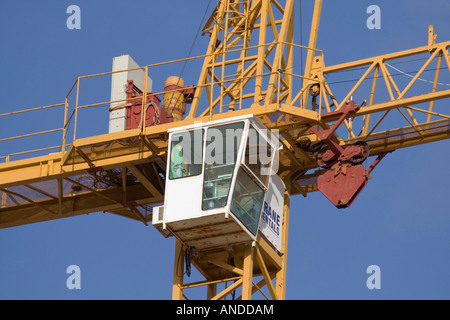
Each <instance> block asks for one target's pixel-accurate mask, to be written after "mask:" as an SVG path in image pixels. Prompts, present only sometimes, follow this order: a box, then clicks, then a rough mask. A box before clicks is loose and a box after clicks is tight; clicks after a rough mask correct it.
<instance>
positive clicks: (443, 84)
mask: <svg viewBox="0 0 450 320" xmlns="http://www.w3.org/2000/svg"><path fill="white" fill-rule="evenodd" d="M384 64H385V65H387V66H388V67H391V68H392V69H394V70H395V71H397V72H400V73H401V74H403V75H405V76H408V77H411V78H414V76H412V75H410V74H409V73H406V72H403V71H402V70H399V69H397V68H396V67H393V66H391V65H390V64H389V63H386V62H385V63H384ZM417 80H420V81H423V82H429V83H433V84H434V81H430V80H425V79H422V78H417ZM436 84H439V85H441V86H449V87H450V84H448V83H441V82H437V83H436Z"/></svg>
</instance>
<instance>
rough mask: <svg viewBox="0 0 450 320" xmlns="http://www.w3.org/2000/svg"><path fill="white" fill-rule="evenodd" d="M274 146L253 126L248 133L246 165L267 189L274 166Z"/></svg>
mask: <svg viewBox="0 0 450 320" xmlns="http://www.w3.org/2000/svg"><path fill="white" fill-rule="evenodd" d="M272 154H273V150H272V146H271V145H270V144H269V143H268V142H267V140H266V139H265V138H264V136H263V135H261V134H260V133H259V132H258V131H257V130H256V129H255V128H254V127H253V126H252V125H250V128H249V131H248V138H247V145H246V147H245V156H244V163H245V166H246V167H247V168H248V169H249V170H250V171H251V172H253V174H254V175H255V176H256V177H257V178H258V179H259V180H260V182H261V183H262V184H263V185H264V186H266V187H267V184H268V182H269V175H270V172H271V170H270V169H271V165H272Z"/></svg>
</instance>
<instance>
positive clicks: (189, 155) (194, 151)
mask: <svg viewBox="0 0 450 320" xmlns="http://www.w3.org/2000/svg"><path fill="white" fill-rule="evenodd" d="M203 131H204V130H203V129H197V130H191V131H185V132H180V133H177V134H174V135H173V136H172V142H171V146H170V169H169V179H179V178H185V177H191V176H196V175H199V174H200V173H201V172H202V164H203Z"/></svg>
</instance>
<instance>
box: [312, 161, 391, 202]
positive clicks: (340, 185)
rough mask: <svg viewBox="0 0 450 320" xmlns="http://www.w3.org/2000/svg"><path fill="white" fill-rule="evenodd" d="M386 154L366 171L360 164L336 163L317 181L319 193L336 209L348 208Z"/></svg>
mask: <svg viewBox="0 0 450 320" xmlns="http://www.w3.org/2000/svg"><path fill="white" fill-rule="evenodd" d="M386 154H387V153H381V154H380V155H379V156H378V157H377V159H376V160H375V161H374V162H373V163H372V165H371V166H370V167H369V169H367V170H366V169H364V167H363V166H362V165H360V164H358V165H351V164H350V163H345V164H340V163H336V164H335V165H334V166H333V167H331V169H330V170H328V171H326V172H325V173H323V174H321V175H320V176H319V178H318V179H317V186H318V188H319V190H320V192H322V193H323V194H324V195H325V197H327V199H328V200H330V201H331V202H332V203H333V204H334V205H335V206H336V207H338V208H347V207H349V206H350V205H351V204H352V202H353V201H354V200H355V199H356V197H357V196H358V195H359V193H360V192H361V191H362V189H363V188H364V187H365V186H366V185H367V182H368V181H369V179H370V173H371V172H372V170H373V169H374V168H375V167H376V166H377V165H378V163H380V161H381V159H383V158H384V157H385V156H386Z"/></svg>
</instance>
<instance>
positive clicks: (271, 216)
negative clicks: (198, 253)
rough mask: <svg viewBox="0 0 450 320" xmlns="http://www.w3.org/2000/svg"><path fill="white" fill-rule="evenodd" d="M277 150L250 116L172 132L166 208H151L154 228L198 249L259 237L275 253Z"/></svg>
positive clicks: (280, 189) (279, 204)
mask: <svg viewBox="0 0 450 320" xmlns="http://www.w3.org/2000/svg"><path fill="white" fill-rule="evenodd" d="M280 148H281V146H280V143H279V141H278V137H277V136H275V135H274V134H273V133H272V132H271V131H270V130H268V129H266V128H265V127H264V125H263V124H262V123H261V122H260V121H259V120H258V119H257V118H256V117H254V116H252V115H248V116H241V117H235V118H231V119H226V120H217V121H211V122H208V123H201V124H195V125H191V126H186V127H180V128H174V129H172V130H170V131H169V152H168V158H167V159H168V161H167V171H166V172H167V177H166V188H165V201H164V206H161V207H156V208H154V212H153V225H154V226H155V227H156V228H157V229H158V230H159V231H160V232H161V233H162V234H163V235H165V236H171V235H176V236H177V237H178V238H179V239H180V240H181V241H183V243H184V244H185V245H187V246H189V247H194V248H196V249H197V250H201V249H206V248H212V247H217V246H223V245H232V244H237V243H243V242H249V241H254V240H256V238H257V236H258V235H261V236H264V237H265V238H266V239H267V240H268V241H269V242H270V243H272V245H273V246H274V247H275V248H277V249H278V250H280V248H281V224H282V212H283V211H282V210H283V202H284V198H283V197H284V184H283V181H282V180H281V179H280V177H278V176H277V174H276V171H277V166H278V158H277V155H278V150H279V149H280ZM224 241H225V242H226V243H224Z"/></svg>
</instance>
